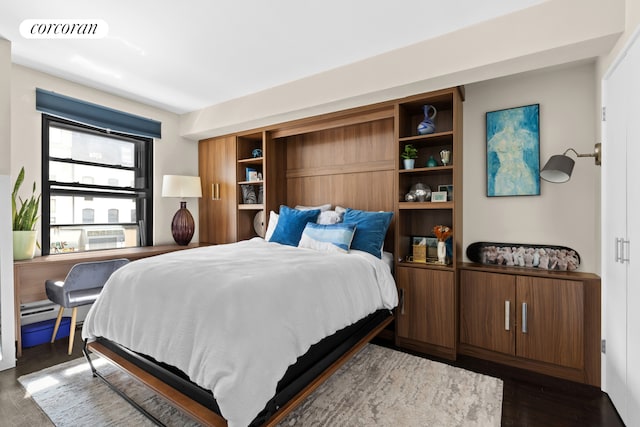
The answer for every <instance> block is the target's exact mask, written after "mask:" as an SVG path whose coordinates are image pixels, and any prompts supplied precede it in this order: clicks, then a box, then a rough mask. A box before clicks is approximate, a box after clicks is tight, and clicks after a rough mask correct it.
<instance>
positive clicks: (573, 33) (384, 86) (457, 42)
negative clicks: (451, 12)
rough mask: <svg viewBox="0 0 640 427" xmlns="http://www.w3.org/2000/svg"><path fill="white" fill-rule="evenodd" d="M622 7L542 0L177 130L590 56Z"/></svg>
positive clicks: (606, 43)
mask: <svg viewBox="0 0 640 427" xmlns="http://www.w3.org/2000/svg"><path fill="white" fill-rule="evenodd" d="M635 1H637V0H635ZM624 6H625V4H624V0H607V1H606V2H603V1H601V0H547V1H544V2H542V3H540V4H538V5H535V6H532V7H530V8H527V9H524V10H520V11H517V12H515V13H512V14H509V15H506V16H502V17H499V18H496V19H492V20H489V21H485V22H482V23H479V24H477V25H474V26H471V27H468V28H464V29H462V30H459V31H455V32H453V33H449V34H445V35H443V36H441V37H437V38H434V39H430V40H425V41H422V42H419V43H416V44H413V45H410V46H406V47H404V48H401V49H397V50H394V51H391V52H388V53H384V54H381V55H377V56H375V57H372V58H368V59H365V60H363V61H359V62H356V63H353V64H349V65H346V66H343V67H340V68H336V69H334V70H330V71H328V72H324V73H320V74H317V75H314V76H311V77H307V78H304V79H300V80H297V81H294V82H290V83H287V84H284V85H281V86H277V87H274V88H271V89H267V90H264V91H262V92H259V93H255V94H252V95H248V96H245V97H241V98H238V99H234V100H231V101H228V102H225V103H222V104H218V105H214V106H211V107H208V108H204V109H202V110H199V111H195V112H192V113H189V114H185V115H184V116H183V117H182V120H181V134H182V135H185V136H188V137H190V138H194V139H202V138H204V137H207V136H215V135H220V134H223V133H229V132H234V131H239V130H245V129H250V128H253V127H259V126H264V125H267V124H274V123H280V122H284V121H288V120H293V119H297V118H301V117H308V116H313V115H317V114H322V113H327V112H331V111H337V110H341V109H346V108H351V107H357V106H361V105H368V104H372V103H375V102H380V101H385V100H389V99H395V98H400V97H403V96H407V95H411V94H415V93H421V92H428V91H432V90H437V89H442V88H446V87H451V86H456V85H460V84H470V83H474V82H477V81H483V80H487V79H491V78H497V77H502V76H507V75H510V74H514V73H519V72H523V71H527V70H532V69H538V68H542V67H548V66H552V65H558V64H563V63H567V62H572V61H578V60H582V59H587V58H595V57H597V56H599V55H604V54H606V53H607V52H609V50H610V49H611V48H612V47H613V45H614V44H615V42H616V40H617V38H618V36H619V34H620V33H621V32H622V31H623V30H624ZM425 25H428V19H427V20H425ZM284 66H286V64H284ZM256 72H259V70H257V71H256Z"/></svg>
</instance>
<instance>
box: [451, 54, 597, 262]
mask: <svg viewBox="0 0 640 427" xmlns="http://www.w3.org/2000/svg"><path fill="white" fill-rule="evenodd" d="M594 76H595V63H594V62H589V63H583V64H580V65H574V66H570V67H568V66H565V67H561V68H555V69H548V70H539V71H535V72H529V73H525V74H520V75H514V76H510V77H504V78H500V79H494V80H488V81H485V82H480V83H474V84H470V85H467V86H466V89H467V91H466V101H465V102H464V104H463V105H464V128H463V140H464V146H463V150H464V151H463V154H464V188H463V190H464V203H463V206H464V217H463V221H464V235H463V237H464V245H463V248H466V247H467V245H469V244H470V243H473V242H476V241H493V242H513V243H537V244H550V245H564V246H569V247H571V248H574V249H575V250H576V251H578V253H579V254H580V256H581V258H582V264H581V267H580V270H581V271H588V272H595V273H598V270H599V262H598V259H599V256H600V250H599V247H600V246H599V209H600V200H599V181H600V167H597V166H595V165H594V160H593V158H585V159H576V164H575V168H574V171H573V175H572V177H571V180H570V181H569V182H567V183H564V184H551V183H548V182H546V181H544V180H543V181H541V195H540V196H525V197H487V196H486V180H487V178H486V136H485V135H486V130H485V129H486V128H485V126H486V124H485V113H486V112H488V111H494V110H500V109H504V108H510V107H518V106H523V105H529V104H540V163H541V167H542V166H543V165H544V163H545V162H546V161H547V160H548V159H549V157H550V156H551V155H552V154H561V153H562V152H564V151H565V150H566V149H567V148H569V147H573V148H574V149H576V151H578V152H579V153H590V152H593V146H594V143H595V142H597V141H599V139H598V138H597V137H596V123H595V120H594V114H593V111H594V104H595V102H596V87H595V85H594ZM574 158H575V157H574Z"/></svg>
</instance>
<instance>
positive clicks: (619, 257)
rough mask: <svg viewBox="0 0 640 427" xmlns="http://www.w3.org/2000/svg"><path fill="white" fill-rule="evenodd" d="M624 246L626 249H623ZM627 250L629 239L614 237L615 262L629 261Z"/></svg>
mask: <svg viewBox="0 0 640 427" xmlns="http://www.w3.org/2000/svg"><path fill="white" fill-rule="evenodd" d="M625 246H626V250H625ZM629 250H630V242H629V240H626V239H624V238H623V237H616V251H615V257H616V259H615V262H619V263H620V264H624V263H625V262H629Z"/></svg>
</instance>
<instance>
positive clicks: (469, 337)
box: [460, 270, 516, 356]
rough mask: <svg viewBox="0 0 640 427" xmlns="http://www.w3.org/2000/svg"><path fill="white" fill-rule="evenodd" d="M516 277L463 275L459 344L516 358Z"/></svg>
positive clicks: (464, 272) (487, 274)
mask: <svg viewBox="0 0 640 427" xmlns="http://www.w3.org/2000/svg"><path fill="white" fill-rule="evenodd" d="M515 283H516V278H515V276H512V275H508V274H496V273H485V272H480V271H468V270H463V271H461V272H460V342H461V343H465V344H469V345H473V346H476V347H480V348H483V349H487V350H491V351H498V352H500V353H505V354H509V355H512V356H513V355H515V350H516V348H515V335H514V329H515V328H516V324H515V320H516V319H515V313H516V295H515V289H516V286H515Z"/></svg>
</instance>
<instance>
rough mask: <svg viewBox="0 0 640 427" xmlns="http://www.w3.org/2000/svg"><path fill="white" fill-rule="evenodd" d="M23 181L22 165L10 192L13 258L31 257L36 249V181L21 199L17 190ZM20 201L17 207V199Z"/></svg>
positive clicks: (38, 196)
mask: <svg viewBox="0 0 640 427" xmlns="http://www.w3.org/2000/svg"><path fill="white" fill-rule="evenodd" d="M23 181H24V167H23V168H22V169H20V173H19V174H18V177H17V178H16V182H15V185H14V186H13V192H12V193H11V222H12V227H13V259H14V260H22V259H31V258H33V255H34V254H35V250H36V243H37V242H36V237H37V233H38V232H37V231H36V230H35V226H36V223H37V222H38V208H39V207H40V195H39V194H38V195H37V196H36V183H35V181H34V182H33V189H32V190H31V197H30V198H29V199H27V200H26V201H25V200H22V198H21V197H18V191H19V190H20V186H21V185H22V182H23ZM18 200H19V201H20V207H18V203H17V201H18Z"/></svg>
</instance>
